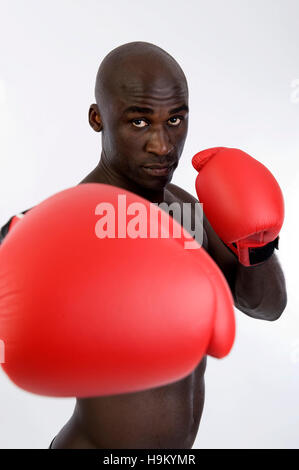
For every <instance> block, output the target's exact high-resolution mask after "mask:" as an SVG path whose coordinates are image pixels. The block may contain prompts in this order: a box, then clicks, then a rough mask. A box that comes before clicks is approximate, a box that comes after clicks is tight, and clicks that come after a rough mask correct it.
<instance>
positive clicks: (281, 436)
mask: <svg viewBox="0 0 299 470" xmlns="http://www.w3.org/2000/svg"><path fill="white" fill-rule="evenodd" d="M0 11H1V15H0V17H1V19H0V159H1V160H0V162H1V165H0V168H1V172H0V225H3V224H4V223H5V222H6V220H7V219H8V218H9V217H11V215H13V214H15V213H17V212H18V211H21V210H25V209H27V208H30V207H31V206H33V205H35V204H37V203H38V202H40V201H41V200H43V199H45V198H46V197H48V196H49V195H51V194H53V193H55V192H57V191H59V190H61V189H64V188H67V187H69V186H72V185H75V184H77V183H78V182H79V181H80V180H81V179H82V178H83V177H84V176H85V175H86V174H87V173H88V172H89V171H90V170H91V169H92V168H93V167H94V166H95V165H96V164H97V162H98V160H99V157H100V134H97V133H94V132H93V131H92V129H91V128H90V127H89V125H88V121H87V115H88V108H89V105H90V104H91V103H93V102H94V96H93V90H94V82H95V76H96V72H97V69H98V66H99V64H100V62H101V60H102V59H103V58H104V56H105V55H106V54H107V53H108V52H109V51H110V50H111V49H113V48H114V47H117V46H119V45H121V44H124V43H126V42H130V41H136V40H141V41H148V42H152V43H154V44H156V45H158V46H160V47H162V48H164V49H165V50H167V51H168V52H169V53H170V54H172V55H173V56H174V57H175V59H176V60H177V61H178V62H179V63H180V65H181V66H182V68H183V70H184V71H185V73H186V76H187V79H188V82H189V88H190V125H189V135H188V138H187V141H186V146H185V150H184V153H183V156H182V159H181V163H180V166H179V167H178V169H177V172H176V174H175V177H174V180H173V182H175V183H177V184H179V185H180V186H182V187H183V188H185V189H186V190H188V191H190V192H191V193H193V194H194V195H195V188H194V181H195V176H196V174H195V171H194V170H193V168H192V166H191V163H190V161H191V157H192V156H193V154H194V153H196V152H197V151H199V150H201V149H203V148H207V147H214V146H232V147H238V148H241V149H243V150H245V151H247V152H248V153H250V154H251V155H253V156H254V157H255V158H257V159H258V160H260V161H261V162H262V163H264V164H265V165H266V166H268V168H269V169H270V170H271V171H272V172H273V173H274V175H275V176H276V178H277V180H278V182H279V184H280V185H281V188H282V190H283V193H284V196H285V203H286V219H285V224H284V227H283V230H282V232H281V248H280V251H279V259H280V261H281V263H282V266H283V269H284V272H285V276H286V280H287V287H288V306H287V308H286V310H285V312H284V313H283V315H282V317H281V318H280V319H279V320H278V321H276V322H272V323H267V322H264V321H259V320H253V319H251V318H249V317H246V315H244V314H243V313H241V312H239V311H236V317H237V336H236V341H235V345H234V347H233V350H232V352H231V353H230V355H229V357H227V358H225V359H222V360H220V361H219V360H216V359H212V358H210V359H209V360H208V367H207V373H206V404H205V409H204V413H203V418H202V423H201V426H200V430H199V433H198V436H197V439H196V442H195V444H194V446H193V448H298V444H299V436H298V431H299V430H298V423H299V316H298V308H299V302H298V286H297V284H298V276H297V266H298V249H299V248H298V202H299V164H298V158H299V146H298V144H299V47H298V46H299V1H298V0H250V1H247V0H236V1H234V0H226V1H222V0H218V1H217V0H212V1H211V0H210V1H209V2H207V1H206V0H186V1H178V0H163V1H161V0H151V1H149V2H148V1H145V0H138V1H136V0H127V2H125V1H123V0H119V1H117V0H109V2H107V1H102V0H76V1H75V0H52V1H51V2H46V1H39V0H26V1H25V0H1V1H0ZM248 189H249V190H252V189H253V188H248ZM0 398H1V403H0V448H46V447H48V445H49V442H50V440H51V439H52V438H53V437H54V435H55V434H56V433H57V432H58V430H59V429H60V428H61V426H62V425H63V424H65V422H66V420H67V419H68V418H69V417H70V415H71V413H72V410H73V405H74V399H53V398H45V397H39V396H35V395H31V394H29V393H27V392H24V391H22V390H20V389H18V388H16V387H15V386H14V385H13V384H12V383H11V382H10V381H9V380H8V379H7V377H6V376H5V375H4V373H3V372H2V371H1V372H0ZM145 406H146V404H145Z"/></svg>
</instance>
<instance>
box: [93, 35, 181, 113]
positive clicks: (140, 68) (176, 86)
mask: <svg viewBox="0 0 299 470" xmlns="http://www.w3.org/2000/svg"><path fill="white" fill-rule="evenodd" d="M170 81H172V82H173V89H172V92H173V93H175V92H176V91H177V92H178V93H181V92H184V93H185V95H187V96H188V85H187V80H186V77H185V74H184V72H183V70H182V69H181V67H180V65H179V64H178V63H177V61H176V60H175V59H174V58H173V57H172V56H171V55H170V54H168V52H166V51H164V49H161V48H160V47H158V46H156V45H154V44H151V43H148V42H141V41H137V42H130V43H127V44H123V45H122V46H119V47H117V48H115V49H113V50H112V51H111V52H109V54H107V56H106V57H105V58H104V59H103V61H102V62H101V65H100V67H99V70H98V73H97V77H96V85H95V98H96V102H97V105H98V107H99V109H100V110H101V112H102V118H103V113H104V111H105V109H106V106H107V103H108V102H109V100H110V99H111V97H115V95H116V94H118V95H119V96H121V95H122V94H127V93H128V92H130V90H131V89H132V90H134V92H136V90H137V91H140V94H142V93H143V92H146V91H147V90H146V89H145V88H146V87H147V86H148V83H151V84H152V85H154V86H157V87H160V88H162V87H163V84H165V83H168V84H169V82H170Z"/></svg>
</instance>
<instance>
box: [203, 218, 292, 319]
mask: <svg viewBox="0 0 299 470" xmlns="http://www.w3.org/2000/svg"><path fill="white" fill-rule="evenodd" d="M204 228H205V230H206V232H207V236H208V240H209V249H208V252H209V254H210V256H211V257H212V258H213V259H214V261H215V262H216V263H217V264H218V266H219V267H220V269H221V270H222V272H223V274H224V275H225V277H226V280H227V282H228V284H229V286H230V288H231V291H232V294H233V297H234V303H235V306H236V307H237V308H238V309H239V310H241V311H242V312H244V313H246V314H247V315H249V316H250V317H253V318H258V319H261V320H269V321H273V320H277V319H278V318H279V317H280V315H281V314H282V312H283V311H284V309H285V307H286V304H287V294H286V285H285V279H284V275H283V272H282V269H281V267H280V264H279V262H278V259H277V257H276V255H275V254H274V253H273V254H272V255H271V256H270V258H268V259H267V260H266V261H265V262H264V263H261V264H259V265H257V266H248V267H247V266H243V265H242V264H240V263H239V262H238V259H237V257H236V256H235V255H233V254H232V253H231V252H230V250H229V249H228V248H227V247H226V246H225V245H224V243H223V242H222V241H221V239H220V238H219V237H218V235H217V234H216V233H215V231H214V230H213V228H212V226H211V224H210V223H209V221H208V219H207V218H206V217H205V216H204Z"/></svg>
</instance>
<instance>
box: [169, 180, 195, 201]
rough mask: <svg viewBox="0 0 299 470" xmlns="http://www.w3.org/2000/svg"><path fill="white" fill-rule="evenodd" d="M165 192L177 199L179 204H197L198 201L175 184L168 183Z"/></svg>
mask: <svg viewBox="0 0 299 470" xmlns="http://www.w3.org/2000/svg"><path fill="white" fill-rule="evenodd" d="M166 190H167V191H168V192H169V193H170V194H172V195H173V196H174V197H175V198H177V199H179V200H180V201H181V202H192V203H195V202H198V199H196V197H194V196H192V194H190V193H188V192H187V191H185V190H184V189H182V188H180V187H179V186H177V185H176V184H173V183H169V184H168V185H167V186H166Z"/></svg>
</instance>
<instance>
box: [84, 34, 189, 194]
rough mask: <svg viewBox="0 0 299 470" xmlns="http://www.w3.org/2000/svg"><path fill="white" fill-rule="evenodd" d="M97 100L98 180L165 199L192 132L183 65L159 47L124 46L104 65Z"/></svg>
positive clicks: (92, 116) (92, 111)
mask: <svg viewBox="0 0 299 470" xmlns="http://www.w3.org/2000/svg"><path fill="white" fill-rule="evenodd" d="M95 98H96V103H93V104H92V105H91V106H90V108H89V123H90V125H91V127H92V128H93V129H94V130H95V131H96V132H101V135H102V153H101V160H100V162H99V165H98V169H97V172H98V173H97V176H98V180H99V174H100V175H101V181H103V182H105V181H109V182H110V184H114V185H115V186H119V187H123V188H126V189H129V190H130V191H132V192H135V193H136V194H140V195H143V196H146V197H147V198H149V199H153V198H156V199H155V200H157V197H159V198H160V197H161V198H162V197H163V191H164V187H165V186H166V185H167V184H168V183H169V182H170V181H171V178H172V175H173V172H174V171H175V169H176V167H177V165H178V163H179V159H180V156H181V153H182V151H183V147H184V142H185V139H186V136H187V130H188V111H189V108H188V86H187V80H186V77H185V74H184V72H183V70H182V69H181V67H180V66H179V64H178V63H177V62H176V60H175V59H174V58H173V57H171V55H170V54H168V53H167V52H166V51H164V50H163V49H161V48H160V47H158V46H155V45H154V44H150V43H148V42H130V43H128V44H123V45H122V46H119V47H117V48H116V49H113V50H112V51H111V52H109V54H108V55H107V56H106V57H105V58H104V59H103V61H102V63H101V64H100V67H99V70H98V73H97V78H96V85H95ZM157 165H158V166H160V168H157ZM157 195H158V196H157Z"/></svg>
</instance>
